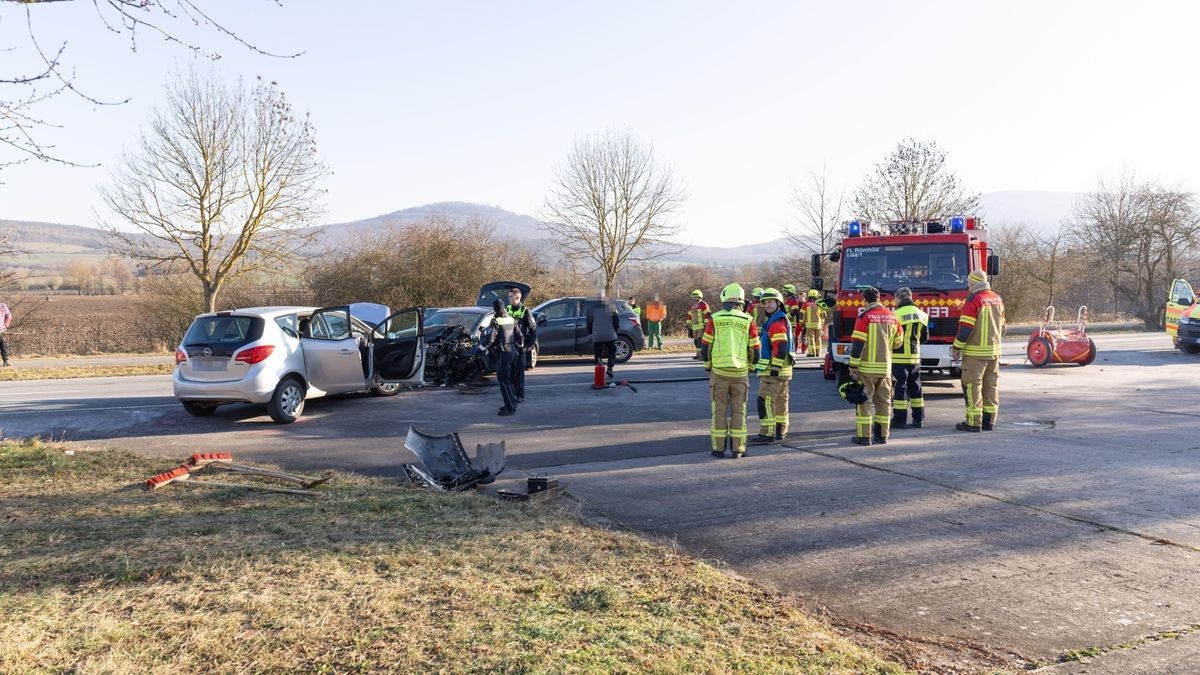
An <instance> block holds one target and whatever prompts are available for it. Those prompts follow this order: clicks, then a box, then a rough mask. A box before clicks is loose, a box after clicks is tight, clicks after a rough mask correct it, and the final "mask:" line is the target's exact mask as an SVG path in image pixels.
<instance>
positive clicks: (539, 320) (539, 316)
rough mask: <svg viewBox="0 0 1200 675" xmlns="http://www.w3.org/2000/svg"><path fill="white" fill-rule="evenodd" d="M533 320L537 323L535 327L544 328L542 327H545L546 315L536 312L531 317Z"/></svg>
mask: <svg viewBox="0 0 1200 675" xmlns="http://www.w3.org/2000/svg"><path fill="white" fill-rule="evenodd" d="M533 320H534V321H536V322H537V325H539V326H544V325H546V315H545V314H542V313H541V312H538V313H537V314H534V315H533Z"/></svg>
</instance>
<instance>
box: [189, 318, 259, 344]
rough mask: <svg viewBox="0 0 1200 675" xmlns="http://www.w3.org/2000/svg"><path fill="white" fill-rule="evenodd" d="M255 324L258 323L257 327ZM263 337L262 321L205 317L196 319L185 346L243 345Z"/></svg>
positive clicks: (257, 319)
mask: <svg viewBox="0 0 1200 675" xmlns="http://www.w3.org/2000/svg"><path fill="white" fill-rule="evenodd" d="M255 322H258V323H257V325H256V323H255ZM260 337H262V319H259V318H256V317H252V316H205V317H201V318H199V319H196V320H195V321H194V322H193V323H192V326H191V327H190V328H188V332H187V335H185V336H184V338H183V342H184V344H185V345H231V344H232V345H243V344H246V343H247V342H250V341H252V340H257V339H258V338H260Z"/></svg>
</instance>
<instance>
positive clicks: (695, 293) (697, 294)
mask: <svg viewBox="0 0 1200 675" xmlns="http://www.w3.org/2000/svg"><path fill="white" fill-rule="evenodd" d="M692 297H693V298H703V297H704V291H701V290H700V289H699V288H697V289H696V290H694V291H692Z"/></svg>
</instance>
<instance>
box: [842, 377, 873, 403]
mask: <svg viewBox="0 0 1200 675" xmlns="http://www.w3.org/2000/svg"><path fill="white" fill-rule="evenodd" d="M838 393H840V394H841V395H842V400H843V401H845V402H846V403H849V404H850V405H860V404H863V403H866V402H867V390H866V388H865V387H863V383H862V382H859V381H858V380H850V381H849V382H847V383H846V384H843V385H842V386H840V387H838Z"/></svg>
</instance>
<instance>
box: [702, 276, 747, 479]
mask: <svg viewBox="0 0 1200 675" xmlns="http://www.w3.org/2000/svg"><path fill="white" fill-rule="evenodd" d="M745 302H746V292H745V291H744V290H742V287H741V286H739V285H737V284H729V285H728V286H726V287H725V288H723V289H721V303H722V305H723V308H722V309H721V310H720V311H717V312H713V313H712V315H711V316H709V318H708V321H707V322H706V323H705V325H704V335H703V336H702V337H701V338H700V355H701V358H703V359H704V370H706V371H708V373H709V390H710V392H711V394H712V426H711V432H712V454H713V455H714V456H716V457H724V456H725V446H726V445H727V444H730V442H731V441H732V446H733V447H732V450H733V457H734V458H735V459H736V458H739V457H742V456H744V455H745V454H746V435H747V434H746V398H747V395H748V393H749V389H750V369H751V368H753V367H754V366H755V365H756V364H757V363H758V352H759V340H758V327H757V326H755V325H754V319H753V317H751V316H750V315H749V314H747V313H745V312H743V311H742V307H743V305H744V304H745Z"/></svg>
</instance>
